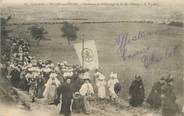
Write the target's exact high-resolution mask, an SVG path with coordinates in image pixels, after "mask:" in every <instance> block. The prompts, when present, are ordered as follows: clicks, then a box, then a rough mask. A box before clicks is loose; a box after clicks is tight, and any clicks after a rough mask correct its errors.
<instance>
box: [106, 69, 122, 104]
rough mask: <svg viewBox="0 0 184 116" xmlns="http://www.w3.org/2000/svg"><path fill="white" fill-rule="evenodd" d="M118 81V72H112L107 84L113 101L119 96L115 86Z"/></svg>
mask: <svg viewBox="0 0 184 116" xmlns="http://www.w3.org/2000/svg"><path fill="white" fill-rule="evenodd" d="M116 83H119V80H118V79H117V73H113V72H111V74H110V79H109V81H108V84H107V86H108V90H109V97H110V99H111V100H112V101H114V100H115V99H116V98H118V96H117V94H116V92H115V91H114V86H115V84H116Z"/></svg>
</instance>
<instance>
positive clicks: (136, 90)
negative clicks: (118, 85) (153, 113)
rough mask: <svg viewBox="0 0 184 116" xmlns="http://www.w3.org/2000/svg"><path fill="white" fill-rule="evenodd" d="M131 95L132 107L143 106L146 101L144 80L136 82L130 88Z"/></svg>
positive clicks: (130, 102)
mask: <svg viewBox="0 0 184 116" xmlns="http://www.w3.org/2000/svg"><path fill="white" fill-rule="evenodd" d="M129 95H130V97H131V98H130V100H129V104H130V105H131V106H134V107H136V106H140V105H142V103H143V101H144V96H145V94H144V85H143V82H142V80H140V81H138V80H134V81H133V82H132V84H131V86H130V88H129Z"/></svg>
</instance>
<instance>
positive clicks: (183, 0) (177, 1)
mask: <svg viewBox="0 0 184 116" xmlns="http://www.w3.org/2000/svg"><path fill="white" fill-rule="evenodd" d="M0 2H2V3H3V4H5V5H6V4H23V3H50V2H52V3H68V2H78V3H96V2H98V3H99V2H103V3H117V2H138V3H141V2H158V3H160V4H166V5H184V0H0Z"/></svg>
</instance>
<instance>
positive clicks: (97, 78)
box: [1, 37, 183, 116]
mask: <svg viewBox="0 0 184 116" xmlns="http://www.w3.org/2000/svg"><path fill="white" fill-rule="evenodd" d="M10 40H11V43H12V46H11V51H10V52H9V54H4V57H3V58H4V59H3V60H4V63H2V64H1V70H2V73H3V76H5V77H6V78H7V79H8V80H9V81H10V82H11V84H12V85H13V86H14V87H15V88H18V89H20V90H21V91H25V92H27V93H28V94H29V96H30V101H31V102H35V101H36V100H39V99H44V100H45V102H46V103H47V104H48V105H56V106H57V105H58V104H61V108H60V111H59V113H60V114H64V116H71V114H72V112H77V113H81V112H83V113H84V114H87V115H89V114H90V113H91V112H92V111H91V108H90V103H91V102H94V99H97V100H99V101H103V100H109V102H116V101H117V100H118V99H119V98H118V95H119V92H120V91H122V90H123V88H122V83H120V82H119V79H118V76H119V75H118V73H116V72H110V73H109V79H108V80H107V79H106V77H105V76H104V75H103V72H101V71H100V69H97V68H95V69H93V70H91V69H88V68H84V67H83V66H80V65H75V64H74V65H72V64H69V63H68V62H67V61H63V62H58V63H57V64H54V63H53V61H51V60H49V59H37V58H35V57H34V56H31V55H30V47H31V46H30V45H29V43H27V42H25V41H24V40H23V39H19V38H13V37H12V38H10ZM6 53H8V52H6ZM8 56H9V59H8ZM173 81H174V77H173V75H171V74H169V75H168V76H167V77H161V78H160V80H158V81H157V82H155V83H154V84H153V86H152V90H151V91H150V94H149V96H148V97H147V96H145V89H144V83H143V81H142V79H141V76H140V75H138V74H136V75H135V79H134V80H133V81H132V83H131V86H130V87H129V105H130V106H132V107H140V106H141V105H142V104H143V103H144V102H147V104H149V107H151V108H153V109H156V110H158V109H161V112H162V116H176V115H181V116H183V111H182V109H180V108H179V106H178V105H177V103H176V102H175V101H176V95H175V93H174V88H173Z"/></svg>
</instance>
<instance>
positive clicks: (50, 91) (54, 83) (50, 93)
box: [43, 73, 60, 103]
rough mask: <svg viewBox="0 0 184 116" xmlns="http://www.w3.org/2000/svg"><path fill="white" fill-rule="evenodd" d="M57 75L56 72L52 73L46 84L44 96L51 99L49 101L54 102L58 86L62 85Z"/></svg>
mask: <svg viewBox="0 0 184 116" xmlns="http://www.w3.org/2000/svg"><path fill="white" fill-rule="evenodd" d="M56 76H57V75H56V73H51V74H50V78H49V80H48V81H47V83H46V84H45V90H44V92H43V96H44V97H45V98H46V99H47V100H48V101H49V103H53V102H54V99H55V97H56V93H57V88H58V87H59V86H60V81H59V80H58V79H57V78H56Z"/></svg>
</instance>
